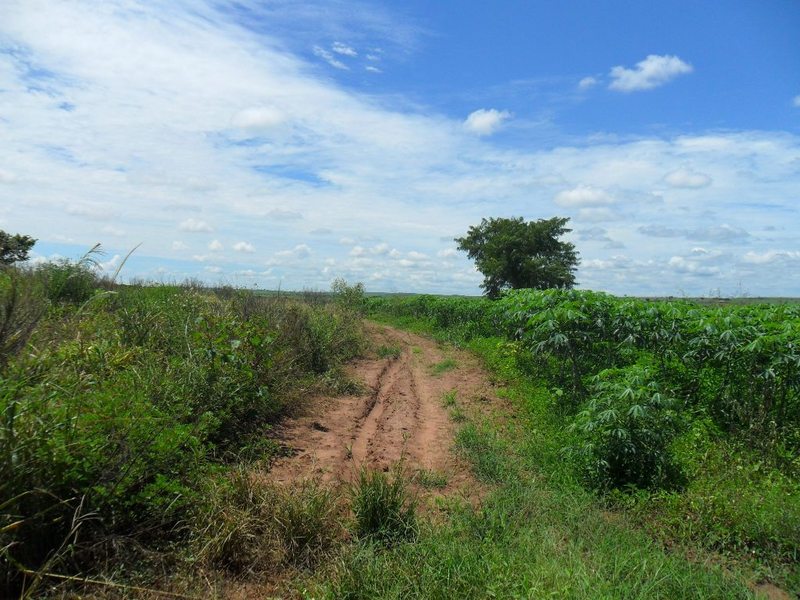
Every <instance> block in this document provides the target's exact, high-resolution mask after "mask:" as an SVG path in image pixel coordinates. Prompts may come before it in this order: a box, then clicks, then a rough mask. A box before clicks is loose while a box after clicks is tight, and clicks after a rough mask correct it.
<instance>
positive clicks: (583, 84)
mask: <svg viewBox="0 0 800 600" xmlns="http://www.w3.org/2000/svg"><path fill="white" fill-rule="evenodd" d="M598 83H600V82H599V81H598V80H597V79H596V78H595V77H584V78H583V79H581V80H580V81H579V82H578V88H579V89H581V90H588V89H589V88H592V87H594V86H596V85H597V84H598Z"/></svg>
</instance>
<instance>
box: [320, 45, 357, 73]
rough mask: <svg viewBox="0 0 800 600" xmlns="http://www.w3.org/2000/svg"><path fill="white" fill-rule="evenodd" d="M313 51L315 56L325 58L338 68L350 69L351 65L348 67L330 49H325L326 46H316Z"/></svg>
mask: <svg viewBox="0 0 800 600" xmlns="http://www.w3.org/2000/svg"><path fill="white" fill-rule="evenodd" d="M313 52H314V56H318V57H320V58H321V59H322V60H324V61H325V62H326V63H328V64H329V65H330V66H332V67H334V68H336V69H341V70H343V71H348V70H350V67H348V66H347V65H346V64H344V63H343V62H342V61H340V60H339V59H338V58H336V57H335V56H334V55H333V54H332V53H331V52H330V51H328V50H325V48H322V47H320V46H314V48H313Z"/></svg>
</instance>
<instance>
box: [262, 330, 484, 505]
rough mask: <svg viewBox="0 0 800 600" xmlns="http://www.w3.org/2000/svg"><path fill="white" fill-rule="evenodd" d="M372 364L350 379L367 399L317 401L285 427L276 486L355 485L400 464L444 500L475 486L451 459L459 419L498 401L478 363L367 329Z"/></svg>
mask: <svg viewBox="0 0 800 600" xmlns="http://www.w3.org/2000/svg"><path fill="white" fill-rule="evenodd" d="M367 333H368V336H369V338H370V342H371V346H372V349H371V352H370V354H371V356H368V357H366V358H363V359H360V360H358V361H356V362H355V363H354V364H352V365H351V367H350V376H351V377H353V378H354V379H356V380H358V381H360V382H361V383H362V384H363V388H364V393H362V394H358V395H350V396H339V397H322V398H315V399H313V400H312V401H311V402H310V404H309V406H308V408H307V409H306V410H305V412H304V414H302V415H300V416H297V417H294V418H289V419H287V420H286V421H285V422H284V423H283V425H282V426H281V428H280V430H279V431H278V437H279V438H280V439H281V441H282V443H283V444H284V445H285V446H286V447H287V449H288V451H289V452H288V454H289V455H288V456H286V457H283V458H280V459H278V460H277V461H276V462H275V463H274V464H273V466H272V468H271V470H270V478H271V479H272V480H273V481H276V482H281V483H290V482H292V481H297V480H300V479H307V478H315V479H319V480H320V481H322V482H324V483H331V484H336V483H340V482H348V481H352V480H353V479H354V478H355V477H356V476H357V474H358V472H359V469H360V468H361V467H362V466H363V467H366V468H369V469H380V470H384V471H387V470H389V469H390V468H392V466H393V465H395V464H396V463H398V461H400V460H401V459H402V461H403V465H404V468H405V470H406V472H407V473H408V472H411V473H420V472H424V473H426V474H427V475H428V476H429V477H431V478H436V479H438V480H439V481H440V482H441V483H440V484H439V485H437V486H436V487H437V488H439V489H440V492H441V493H443V494H446V493H448V492H451V491H455V490H457V489H458V490H461V491H462V492H463V491H465V490H464V487H465V486H468V487H471V486H472V485H473V484H474V482H473V480H472V478H471V476H470V475H469V468H468V467H467V466H466V464H465V463H464V462H463V460H462V459H460V458H459V457H458V456H457V454H456V453H455V452H454V451H453V445H454V436H455V431H456V426H457V425H456V423H455V422H454V421H455V420H457V419H458V411H460V410H464V409H468V410H469V411H470V412H473V409H474V408H475V407H478V408H480V405H481V404H483V403H486V401H487V400H488V399H489V398H490V397H491V396H492V395H493V394H492V386H491V384H490V383H489V382H488V380H487V375H486V373H485V371H484V370H483V369H482V368H481V366H480V365H479V364H478V361H477V359H476V358H475V357H474V356H472V355H471V354H469V353H466V352H462V351H458V350H455V349H448V348H443V347H441V346H440V345H439V344H437V343H436V342H435V341H433V340H430V339H428V338H425V337H422V336H419V335H415V334H413V333H409V332H406V331H401V330H398V329H394V328H392V327H388V326H385V325H378V324H375V323H367Z"/></svg>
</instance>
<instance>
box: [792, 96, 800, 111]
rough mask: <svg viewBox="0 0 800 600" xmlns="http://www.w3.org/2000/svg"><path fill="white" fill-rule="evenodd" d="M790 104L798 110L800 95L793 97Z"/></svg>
mask: <svg viewBox="0 0 800 600" xmlns="http://www.w3.org/2000/svg"><path fill="white" fill-rule="evenodd" d="M792 104H793V105H794V106H795V108H800V94H798V95H797V96H795V97H794V99H793V100H792Z"/></svg>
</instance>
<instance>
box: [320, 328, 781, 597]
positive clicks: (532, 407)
mask: <svg viewBox="0 0 800 600" xmlns="http://www.w3.org/2000/svg"><path fill="white" fill-rule="evenodd" d="M406 324H407V322H406ZM426 327H429V325H425V324H424V323H420V322H416V324H415V326H414V327H413V328H414V329H416V330H417V331H418V332H420V331H425V329H426ZM469 346H470V348H471V350H472V351H474V352H476V353H477V354H478V355H480V356H481V357H482V358H483V359H484V361H485V363H486V365H487V367H488V368H489V369H490V371H491V372H492V373H493V374H494V377H495V378H496V385H497V386H498V387H497V388H496V389H497V391H498V395H501V396H503V397H505V398H507V399H508V400H509V401H510V402H511V403H512V404H513V406H514V409H513V410H514V412H515V414H514V415H513V417H514V418H512V419H508V418H499V419H497V420H491V419H490V420H485V421H482V422H471V421H469V420H466V421H465V422H464V425H463V426H462V427H461V429H460V431H459V432H458V434H457V437H456V446H457V448H458V451H459V452H461V453H462V455H463V456H465V457H466V459H467V460H468V461H469V463H470V465H471V466H472V469H473V471H474V473H475V475H476V477H477V478H478V479H479V480H480V481H482V482H484V483H485V484H487V485H488V486H489V487H490V490H491V491H490V493H489V495H488V496H487V497H485V498H484V499H483V500H482V501H481V503H480V507H479V508H477V509H475V508H473V507H472V506H471V505H470V504H467V503H464V504H462V505H458V504H457V503H456V504H453V503H451V504H450V505H449V506H450V508H449V509H448V512H447V515H448V518H447V520H446V521H445V522H444V523H440V522H437V523H436V524H431V523H423V524H422V525H421V530H420V535H419V537H418V538H417V539H416V540H415V541H414V542H413V543H404V544H400V545H398V546H396V547H393V548H391V549H388V550H387V549H379V548H376V547H374V546H371V545H368V544H366V545H365V544H357V545H355V546H352V547H349V548H348V549H346V551H345V555H344V558H343V560H342V561H341V563H340V564H339V567H338V568H337V569H336V571H335V572H334V573H332V574H330V575H329V576H328V578H327V579H326V580H325V581H323V582H321V583H320V585H319V587H317V588H314V589H315V590H316V591H315V593H317V594H318V596H320V597H336V598H339V597H346V598H410V597H413V598H450V597H464V598H485V597H498V598H516V597H535V598H539V597H542V598H544V597H555V598H587V599H589V598H643V599H644V598H665V599H667V598H670V599H671V598H750V597H753V595H752V592H751V591H750V589H749V587H748V585H747V582H748V581H758V580H760V579H761V578H767V579H770V578H771V579H773V580H776V581H778V583H780V584H782V585H784V586H785V587H787V589H790V590H792V589H793V587H792V579H791V576H787V574H786V573H785V572H780V570H779V569H772V570H770V569H769V568H767V569H766V570H764V569H761V570H753V566H752V563H751V562H750V561H749V560H745V561H744V562H742V561H740V560H738V558H737V557H733V556H732V557H731V558H726V556H725V555H721V556H720V555H714V554H708V555H706V554H704V550H703V548H704V547H710V548H712V549H713V545H706V544H704V543H698V540H697V538H696V537H693V536H692V535H688V534H687V533H686V532H685V531H681V530H680V526H679V525H678V524H677V523H676V524H675V525H673V527H672V528H670V527H669V526H668V523H667V521H669V519H670V518H671V515H674V516H675V517H676V518H678V516H679V515H685V514H687V511H688V510H689V509H688V507H686V506H683V507H681V508H673V507H665V505H666V504H668V503H669V502H670V501H672V502H675V500H674V498H686V500H685V501H688V498H689V497H690V496H681V495H679V494H674V495H672V496H670V497H669V498H673V500H669V499H668V498H667V497H662V498H664V499H662V500H661V501H660V503H661V505H660V506H658V507H657V508H654V505H652V504H650V505H647V506H648V509H647V510H646V509H645V508H643V506H644V505H639V504H637V502H636V501H635V500H631V498H632V496H630V495H627V496H623V497H624V498H627V499H628V501H629V502H633V507H634V508H631V506H622V505H620V504H619V503H614V504H613V505H611V504H609V498H602V497H598V496H597V495H595V494H594V493H593V492H591V491H590V490H587V489H585V488H584V487H583V486H582V485H581V482H580V480H579V479H578V477H577V475H576V473H575V472H574V470H573V469H572V466H571V465H570V464H569V463H568V462H566V461H565V460H564V456H563V453H562V448H563V447H565V446H566V445H568V444H569V443H570V440H569V436H570V434H569V432H567V431H566V430H565V429H564V428H563V426H562V423H563V422H562V421H561V419H560V418H559V417H558V414H557V410H555V409H556V408H557V407H558V399H557V398H555V397H554V396H553V395H552V394H550V393H549V392H548V390H547V388H546V386H543V385H542V384H540V383H537V382H536V381H535V380H532V379H530V378H529V377H526V376H523V374H521V373H520V372H519V370H518V367H517V365H516V362H515V360H514V356H513V349H512V348H509V347H507V346H506V345H505V343H504V342H502V340H498V339H489V338H474V339H473V340H472V341H471V342H469ZM442 401H443V404H445V403H447V404H450V405H451V407H455V406H456V402H455V394H453V395H452V397H450V396H449V395H447V394H446V395H445V396H444V397H443V399H442ZM732 485H734V484H732ZM789 491H790V489H789V488H786V489H785V490H784V493H785V492H789ZM723 495H724V494H723ZM695 497H696V496H695ZM647 498H656V497H655V496H650V495H648V496H647ZM650 502H654V501H653V500H651V501H650ZM744 504H745V502H742V503H739V505H740V506H744ZM610 506H611V507H612V509H611V510H609V507H610ZM636 507H639V508H636ZM636 510H638V511H639V512H635V511H636ZM734 510H735V509H734ZM756 510H758V509H756ZM732 512H733V510H732ZM654 514H655V516H654ZM685 526H686V525H685ZM761 564H762V565H766V564H768V563H761ZM318 583H319V582H318Z"/></svg>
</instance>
